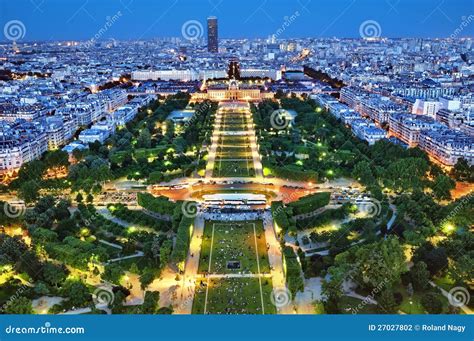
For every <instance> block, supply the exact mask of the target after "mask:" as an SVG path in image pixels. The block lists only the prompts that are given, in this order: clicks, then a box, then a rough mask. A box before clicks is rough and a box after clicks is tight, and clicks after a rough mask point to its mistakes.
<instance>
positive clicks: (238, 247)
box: [199, 221, 270, 274]
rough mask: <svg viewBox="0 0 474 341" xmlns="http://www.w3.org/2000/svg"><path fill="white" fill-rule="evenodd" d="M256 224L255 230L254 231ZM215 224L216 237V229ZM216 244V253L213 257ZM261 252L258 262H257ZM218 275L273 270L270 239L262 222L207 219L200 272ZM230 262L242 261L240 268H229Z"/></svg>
mask: <svg viewBox="0 0 474 341" xmlns="http://www.w3.org/2000/svg"><path fill="white" fill-rule="evenodd" d="M254 226H255V232H256V235H255V233H254ZM213 227H214V239H213V238H212V230H213ZM255 243H256V244H257V246H255ZM211 247H212V256H211ZM257 254H258V264H257ZM211 257H212V259H211V266H210V273H211V274H212V273H215V274H238V273H254V274H257V273H259V272H258V266H260V273H269V272H270V265H269V262H268V256H267V242H266V240H265V232H264V229H263V223H262V221H252V222H215V221H207V222H206V224H205V226H204V235H203V238H202V246H201V258H200V261H199V272H200V273H206V272H207V271H209V258H211ZM228 261H239V262H240V269H228V268H227V262H228Z"/></svg>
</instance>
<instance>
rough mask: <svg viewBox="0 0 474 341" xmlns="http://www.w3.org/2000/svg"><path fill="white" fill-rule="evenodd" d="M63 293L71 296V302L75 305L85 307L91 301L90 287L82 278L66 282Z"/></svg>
mask: <svg viewBox="0 0 474 341" xmlns="http://www.w3.org/2000/svg"><path fill="white" fill-rule="evenodd" d="M61 293H62V295H64V296H65V297H67V298H69V302H70V303H71V305H73V306H75V307H83V306H85V305H87V304H89V303H90V302H91V294H90V293H89V289H88V288H87V286H86V285H85V284H84V283H83V282H82V281H80V280H68V281H66V282H64V285H63V287H62V289H61Z"/></svg>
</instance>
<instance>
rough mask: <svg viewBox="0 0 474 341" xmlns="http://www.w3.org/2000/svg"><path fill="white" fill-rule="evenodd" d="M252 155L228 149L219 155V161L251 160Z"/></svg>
mask: <svg viewBox="0 0 474 341" xmlns="http://www.w3.org/2000/svg"><path fill="white" fill-rule="evenodd" d="M251 158H252V153H251V152H250V151H248V152H246V151H242V152H236V151H233V150H230V149H227V150H226V151H223V152H218V153H217V159H251Z"/></svg>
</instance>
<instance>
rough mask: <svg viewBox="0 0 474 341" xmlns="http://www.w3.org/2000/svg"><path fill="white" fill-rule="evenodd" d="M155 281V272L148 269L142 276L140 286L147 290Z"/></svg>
mask: <svg viewBox="0 0 474 341" xmlns="http://www.w3.org/2000/svg"><path fill="white" fill-rule="evenodd" d="M154 280H155V272H154V271H153V270H152V269H149V268H146V269H145V270H143V273H142V275H141V276H140V286H141V288H142V290H145V288H146V287H147V286H149V285H150V284H151V283H152V282H153V281H154Z"/></svg>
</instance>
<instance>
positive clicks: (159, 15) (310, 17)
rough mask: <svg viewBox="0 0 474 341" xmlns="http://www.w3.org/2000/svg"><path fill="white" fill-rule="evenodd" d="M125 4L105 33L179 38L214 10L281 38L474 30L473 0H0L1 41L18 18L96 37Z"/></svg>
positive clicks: (227, 24) (58, 36)
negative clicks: (366, 26) (371, 30)
mask: <svg viewBox="0 0 474 341" xmlns="http://www.w3.org/2000/svg"><path fill="white" fill-rule="evenodd" d="M119 11H120V13H121V16H120V17H119V18H118V19H117V20H116V21H115V23H114V24H113V25H112V26H111V27H110V28H108V29H107V30H106V31H105V33H103V34H101V38H102V39H106V38H115V39H148V38H154V37H171V36H173V37H179V36H181V35H182V33H181V28H182V26H183V24H184V23H185V22H187V21H189V20H197V21H199V22H200V23H201V25H203V27H204V29H205V27H206V26H205V22H206V17H208V16H210V15H214V16H217V17H218V19H219V36H220V37H222V38H240V37H248V38H254V37H267V36H269V35H271V34H274V33H276V32H277V30H278V29H280V28H282V27H284V28H285V29H284V31H283V32H282V33H281V34H280V35H279V37H281V38H288V37H341V38H344V37H359V27H360V26H361V24H362V23H363V22H365V21H367V20H374V21H376V22H377V23H378V24H379V26H380V28H381V35H382V36H386V37H447V36H450V35H451V34H453V32H454V31H455V30H456V29H457V28H462V31H461V33H460V34H457V36H464V37H465V36H470V37H472V36H474V0H0V40H1V41H5V35H4V33H3V31H4V27H5V25H6V23H8V22H9V21H11V20H19V21H21V22H22V23H23V24H24V27H25V29H26V32H25V35H24V37H23V38H22V39H21V40H20V41H32V40H79V39H81V40H85V39H90V38H92V37H93V36H94V35H95V34H97V32H98V31H99V29H100V28H101V27H104V25H105V23H106V22H107V17H109V18H110V17H113V16H114V15H115V14H117V13H118V12H119ZM297 14H299V15H297ZM292 16H293V17H292ZM285 20H286V21H287V23H288V25H287V26H285ZM463 23H464V24H463ZM204 33H205V32H204Z"/></svg>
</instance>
